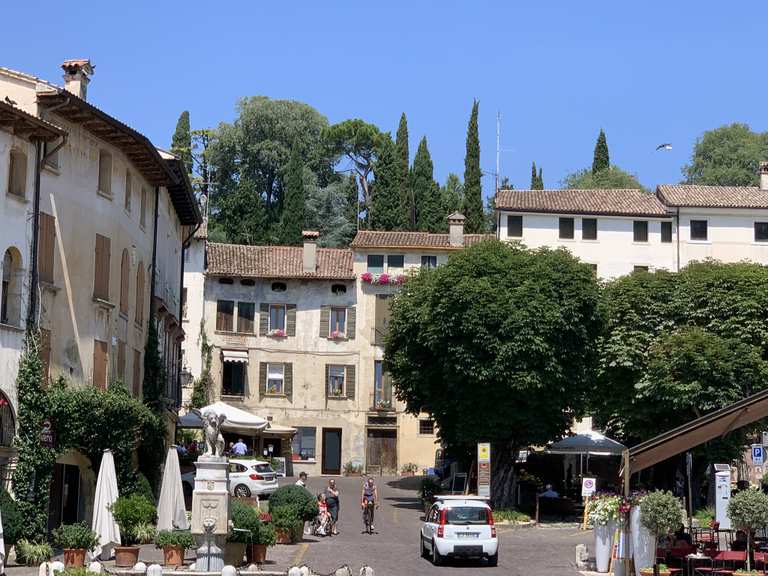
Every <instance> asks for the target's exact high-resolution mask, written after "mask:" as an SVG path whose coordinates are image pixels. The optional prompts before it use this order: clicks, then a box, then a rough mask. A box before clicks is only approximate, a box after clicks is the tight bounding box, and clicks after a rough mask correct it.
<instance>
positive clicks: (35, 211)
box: [27, 139, 43, 328]
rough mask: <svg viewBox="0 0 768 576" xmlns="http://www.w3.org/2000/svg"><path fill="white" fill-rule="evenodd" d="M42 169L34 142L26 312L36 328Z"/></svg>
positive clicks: (39, 151) (39, 146)
mask: <svg viewBox="0 0 768 576" xmlns="http://www.w3.org/2000/svg"><path fill="white" fill-rule="evenodd" d="M42 169H43V142H42V140H39V139H38V140H37V141H36V142H35V195H34V198H33V204H32V254H30V260H31V262H32V266H31V274H30V286H29V309H28V310H27V326H29V327H31V328H37V324H38V323H37V314H36V310H37V284H38V280H37V276H38V272H37V244H38V237H39V236H40V172H41V171H42Z"/></svg>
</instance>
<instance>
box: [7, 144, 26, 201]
mask: <svg viewBox="0 0 768 576" xmlns="http://www.w3.org/2000/svg"><path fill="white" fill-rule="evenodd" d="M8 194H13V195H14V196H19V197H20V198H24V197H25V196H26V195H27V155H26V154H24V152H22V151H21V150H11V163H10V166H8Z"/></svg>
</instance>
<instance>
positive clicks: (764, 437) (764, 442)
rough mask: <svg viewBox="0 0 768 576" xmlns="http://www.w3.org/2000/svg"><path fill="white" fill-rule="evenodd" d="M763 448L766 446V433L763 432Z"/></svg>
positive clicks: (767, 441)
mask: <svg viewBox="0 0 768 576" xmlns="http://www.w3.org/2000/svg"><path fill="white" fill-rule="evenodd" d="M763 446H768V432H763Z"/></svg>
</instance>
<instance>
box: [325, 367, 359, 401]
mask: <svg viewBox="0 0 768 576" xmlns="http://www.w3.org/2000/svg"><path fill="white" fill-rule="evenodd" d="M325 393H326V396H327V397H328V398H342V399H349V400H354V398H355V366H354V365H353V364H348V365H342V364H326V365H325Z"/></svg>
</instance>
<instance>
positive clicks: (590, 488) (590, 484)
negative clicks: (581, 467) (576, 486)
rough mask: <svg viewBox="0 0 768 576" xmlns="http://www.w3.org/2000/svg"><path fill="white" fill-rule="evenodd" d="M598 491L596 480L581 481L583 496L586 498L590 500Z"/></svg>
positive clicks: (584, 479)
mask: <svg viewBox="0 0 768 576" xmlns="http://www.w3.org/2000/svg"><path fill="white" fill-rule="evenodd" d="M596 490H597V481H596V480H595V479H594V478H582V479H581V495H582V497H584V498H589V497H590V496H592V494H594V493H595V491H596Z"/></svg>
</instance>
